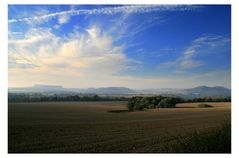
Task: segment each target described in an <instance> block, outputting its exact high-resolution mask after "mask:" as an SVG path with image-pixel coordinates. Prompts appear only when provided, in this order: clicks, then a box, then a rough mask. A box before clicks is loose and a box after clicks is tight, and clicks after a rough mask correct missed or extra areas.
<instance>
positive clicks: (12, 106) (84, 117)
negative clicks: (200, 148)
mask: <svg viewBox="0 0 239 158" xmlns="http://www.w3.org/2000/svg"><path fill="white" fill-rule="evenodd" d="M126 104H127V102H124V101H114V102H44V103H43V102H41V103H40V102H39V103H9V107H8V115H9V116H8V118H9V122H8V134H9V136H8V141H9V142H8V143H9V145H8V149H9V153H19V152H20V153H155V152H156V153H158V152H164V146H165V145H166V144H169V143H171V142H174V141H175V139H176V137H177V135H182V136H183V135H185V131H187V132H189V131H195V130H197V131H203V132H205V131H210V130H212V129H214V128H215V127H217V126H218V125H220V124H221V123H222V122H224V121H225V119H229V120H230V115H231V114H230V112H231V107H230V106H231V105H230V103H229V102H227V103H224V102H222V103H208V104H210V105H212V107H209V108H199V107H198V103H182V104H177V106H176V108H164V109H149V110H146V111H135V112H122V113H112V112H109V111H114V110H125V109H126Z"/></svg>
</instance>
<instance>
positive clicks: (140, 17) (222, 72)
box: [8, 5, 231, 89]
mask: <svg viewBox="0 0 239 158" xmlns="http://www.w3.org/2000/svg"><path fill="white" fill-rule="evenodd" d="M8 10H9V14H8V15H9V16H8V40H9V41H8V48H9V52H8V65H9V69H8V73H9V80H8V82H9V84H8V87H9V88H11V87H30V86H33V85H34V84H43V85H60V86H63V87H64V88H97V87H128V88H132V89H157V88H193V87H197V86H202V85H206V86H222V87H226V88H231V7H230V5H9V7H8Z"/></svg>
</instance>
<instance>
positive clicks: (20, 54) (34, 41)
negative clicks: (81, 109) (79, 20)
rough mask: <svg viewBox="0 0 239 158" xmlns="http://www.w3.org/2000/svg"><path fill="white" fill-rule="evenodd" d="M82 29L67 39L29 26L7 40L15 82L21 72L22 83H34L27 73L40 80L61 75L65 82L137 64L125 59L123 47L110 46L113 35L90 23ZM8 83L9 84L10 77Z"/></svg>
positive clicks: (113, 72) (114, 72)
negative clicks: (14, 37) (21, 33)
mask: <svg viewBox="0 0 239 158" xmlns="http://www.w3.org/2000/svg"><path fill="white" fill-rule="evenodd" d="M86 30H87V31H86V32H84V33H82V32H74V33H72V34H71V35H69V37H67V38H60V37H58V36H56V35H54V34H53V33H52V32H51V30H50V29H32V30H29V31H28V32H27V33H26V35H25V37H24V38H22V39H16V40H13V39H11V40H10V41H9V73H10V74H11V75H10V76H11V78H15V81H14V82H15V83H16V82H17V81H16V78H18V77H17V76H22V75H23V74H24V75H23V76H25V79H24V82H25V83H26V82H27V81H28V82H29V83H30V82H34V81H33V80H32V81H29V80H31V79H32V77H31V76H39V80H44V81H46V80H47V79H50V76H55V77H56V78H57V76H61V77H60V78H58V79H59V80H64V82H67V81H69V80H68V78H69V77H71V78H78V79H79V81H80V82H86V81H87V80H94V81H97V80H98V79H100V78H112V77H113V76H115V75H118V74H119V73H121V72H122V71H126V70H128V69H135V65H137V64H140V62H138V61H135V60H132V59H128V58H127V57H126V55H125V53H124V47H123V46H121V45H114V44H113V37H111V36H110V35H108V34H105V33H104V32H102V30H101V28H99V27H97V26H91V27H90V28H88V29H86ZM66 72H67V73H66ZM102 76H104V77H102ZM35 81H36V82H37V80H35ZM21 82H23V81H21ZM98 82H101V83H104V82H105V81H104V80H100V81H98ZM10 84H13V82H12V80H11V81H10ZM79 84H80V85H81V83H79ZM91 84H93V81H92V83H91ZM81 86H84V85H81Z"/></svg>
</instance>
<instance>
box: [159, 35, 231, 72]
mask: <svg viewBox="0 0 239 158" xmlns="http://www.w3.org/2000/svg"><path fill="white" fill-rule="evenodd" d="M228 42H230V38H227V37H223V36H202V37H199V38H197V39H195V40H194V41H192V43H191V45H190V46H189V47H187V48H186V49H185V51H184V52H183V54H182V56H180V57H179V58H177V59H175V60H172V61H169V62H165V63H161V64H159V65H158V68H159V69H161V68H174V72H183V71H184V70H187V69H193V68H197V67H200V66H203V65H205V64H207V63H206V62H205V61H202V60H198V59H195V56H197V55H201V54H203V53H205V50H204V51H202V50H200V48H202V47H205V48H211V47H219V46H223V45H225V44H226V43H228Z"/></svg>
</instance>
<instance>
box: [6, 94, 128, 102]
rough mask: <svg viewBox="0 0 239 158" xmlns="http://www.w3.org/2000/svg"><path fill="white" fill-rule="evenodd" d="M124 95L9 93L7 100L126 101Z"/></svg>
mask: <svg viewBox="0 0 239 158" xmlns="http://www.w3.org/2000/svg"><path fill="white" fill-rule="evenodd" d="M127 100H128V98H126V97H110V96H105V97H103V96H98V95H96V94H94V95H77V94H69V95H61V94H54V95H42V94H31V93H30V94H28V93H9V94H8V102H51V101H127Z"/></svg>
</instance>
